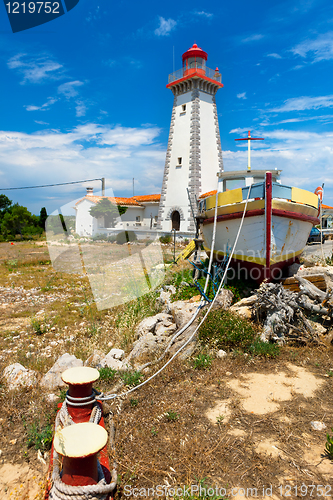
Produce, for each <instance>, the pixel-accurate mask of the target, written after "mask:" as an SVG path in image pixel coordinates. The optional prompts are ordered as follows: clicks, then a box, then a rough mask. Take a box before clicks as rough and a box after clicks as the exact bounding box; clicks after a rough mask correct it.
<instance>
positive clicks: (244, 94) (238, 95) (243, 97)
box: [237, 92, 247, 99]
mask: <svg viewBox="0 0 333 500" xmlns="http://www.w3.org/2000/svg"><path fill="white" fill-rule="evenodd" d="M237 97H238V99H247V97H246V92H242V93H241V94H237Z"/></svg>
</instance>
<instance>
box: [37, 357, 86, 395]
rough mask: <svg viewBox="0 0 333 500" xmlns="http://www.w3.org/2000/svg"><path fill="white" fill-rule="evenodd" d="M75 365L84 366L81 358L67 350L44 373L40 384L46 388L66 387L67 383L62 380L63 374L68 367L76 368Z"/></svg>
mask: <svg viewBox="0 0 333 500" xmlns="http://www.w3.org/2000/svg"><path fill="white" fill-rule="evenodd" d="M75 366H83V362H82V360H81V359H77V358H76V357H75V356H72V355H71V354H68V352H66V353H65V354H63V355H62V356H60V358H59V359H58V360H57V361H56V362H55V363H54V365H53V366H52V368H50V370H49V371H48V372H47V373H46V374H45V375H44V377H43V378H42V380H41V382H40V385H41V386H42V387H43V388H45V389H50V390H53V389H56V388H58V387H66V384H65V383H64V382H63V381H62V380H61V374H62V372H64V371H65V370H67V369H68V368H74V367H75Z"/></svg>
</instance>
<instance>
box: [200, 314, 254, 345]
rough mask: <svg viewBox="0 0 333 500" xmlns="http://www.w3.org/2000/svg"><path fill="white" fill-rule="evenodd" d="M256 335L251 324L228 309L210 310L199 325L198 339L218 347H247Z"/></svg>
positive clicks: (205, 343)
mask: <svg viewBox="0 0 333 500" xmlns="http://www.w3.org/2000/svg"><path fill="white" fill-rule="evenodd" d="M256 337H257V332H256V331H255V329H254V328H253V326H252V324H251V323H249V322H248V321H247V320H245V319H243V318H241V317H240V316H238V315H237V314H232V313H231V312H229V311H221V310H217V311H212V312H210V313H209V314H208V316H207V318H206V321H205V322H204V323H203V325H202V326H201V327H200V330H199V339H200V341H201V343H202V344H204V345H211V346H212V347H216V348H218V349H226V348H229V349H235V348H242V349H247V348H249V346H250V345H251V344H252V343H253V341H254V340H255V339H256Z"/></svg>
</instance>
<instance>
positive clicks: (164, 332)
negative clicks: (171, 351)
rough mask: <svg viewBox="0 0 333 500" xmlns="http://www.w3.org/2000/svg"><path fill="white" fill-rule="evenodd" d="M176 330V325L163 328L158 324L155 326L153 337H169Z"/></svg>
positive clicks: (161, 324) (172, 324)
mask: <svg viewBox="0 0 333 500" xmlns="http://www.w3.org/2000/svg"><path fill="white" fill-rule="evenodd" d="M176 330H177V325H176V324H175V323H171V324H170V325H169V326H165V325H164V324H163V323H159V324H158V325H157V326H156V329H155V335H156V336H157V337H161V336H164V337H169V336H170V335H172V334H173V333H175V331H176Z"/></svg>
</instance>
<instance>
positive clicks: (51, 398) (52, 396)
mask: <svg viewBox="0 0 333 500" xmlns="http://www.w3.org/2000/svg"><path fill="white" fill-rule="evenodd" d="M58 399H59V398H58V396H57V395H56V394H54V392H51V393H50V394H48V395H47V396H46V401H48V402H49V403H55V402H56V401H58Z"/></svg>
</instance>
